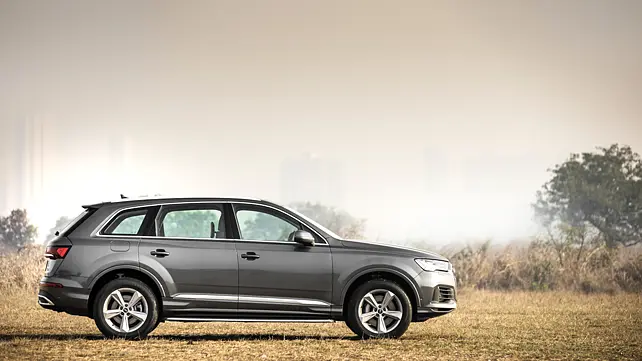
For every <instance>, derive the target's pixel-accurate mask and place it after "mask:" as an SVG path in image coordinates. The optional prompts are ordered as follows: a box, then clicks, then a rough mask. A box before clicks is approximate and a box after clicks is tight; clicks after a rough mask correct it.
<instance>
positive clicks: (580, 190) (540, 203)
mask: <svg viewBox="0 0 642 361" xmlns="http://www.w3.org/2000/svg"><path fill="white" fill-rule="evenodd" d="M597 150H598V151H597V152H594V153H581V154H571V156H570V157H569V158H568V159H567V160H566V161H565V162H564V163H562V164H558V165H556V166H555V168H554V169H552V170H549V171H550V172H551V173H552V174H553V177H552V178H551V179H550V180H549V181H548V182H547V183H545V184H544V185H543V187H542V190H541V191H538V192H537V201H536V203H535V204H534V205H533V207H534V209H535V213H536V215H537V217H538V219H539V221H540V222H541V223H542V224H544V225H546V226H551V225H553V224H555V223H560V222H561V223H566V224H569V225H571V226H576V227H581V226H584V225H590V226H592V227H595V228H596V229H597V230H598V231H599V232H600V233H601V235H602V236H603V238H604V240H605V241H606V244H607V245H608V246H609V247H615V246H617V245H618V244H622V245H625V246H631V245H634V244H637V243H640V242H641V241H642V161H641V159H640V155H639V154H637V153H634V152H633V151H632V150H631V148H630V147H628V146H619V145H618V144H613V145H611V146H610V147H609V148H601V147H599V148H597Z"/></svg>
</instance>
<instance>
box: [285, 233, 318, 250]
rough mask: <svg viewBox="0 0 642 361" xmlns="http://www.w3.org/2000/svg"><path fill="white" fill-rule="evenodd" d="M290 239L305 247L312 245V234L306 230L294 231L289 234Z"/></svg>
mask: <svg viewBox="0 0 642 361" xmlns="http://www.w3.org/2000/svg"><path fill="white" fill-rule="evenodd" d="M290 240H291V241H294V242H296V243H298V244H300V245H303V246H306V247H312V246H314V236H313V235H312V234H311V233H310V232H306V231H301V230H299V231H294V232H292V233H291V234H290Z"/></svg>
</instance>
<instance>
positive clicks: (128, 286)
mask: <svg viewBox="0 0 642 361" xmlns="http://www.w3.org/2000/svg"><path fill="white" fill-rule="evenodd" d="M119 294H120V297H119V296H118V295H119ZM132 299H134V302H135V304H134V305H130V301H131V300H132ZM122 302H124V305H123V304H122ZM123 306H124V307H123ZM130 307H131V309H130ZM93 312H94V320H95V322H96V326H97V327H98V329H99V330H100V332H102V334H103V335H105V337H108V338H124V339H143V338H145V337H147V335H148V334H149V333H150V332H152V331H153V330H154V329H155V328H156V326H157V325H158V321H159V307H158V300H157V299H156V295H154V292H153V291H152V289H151V288H150V287H149V286H148V285H147V284H146V283H144V282H142V281H140V280H137V279H135V278H128V277H122V278H117V279H115V280H113V281H110V282H109V283H107V284H106V285H105V286H103V288H102V289H100V291H98V295H97V296H96V301H95V302H94V305H93ZM124 320H127V322H123V321H124Z"/></svg>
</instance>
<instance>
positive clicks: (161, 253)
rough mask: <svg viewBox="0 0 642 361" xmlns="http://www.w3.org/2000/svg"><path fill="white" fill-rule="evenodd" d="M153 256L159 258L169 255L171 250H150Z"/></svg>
mask: <svg viewBox="0 0 642 361" xmlns="http://www.w3.org/2000/svg"><path fill="white" fill-rule="evenodd" d="M149 254H151V255H152V256H156V257H158V258H163V257H167V256H169V252H167V251H165V250H164V249H157V250H155V251H151V252H149Z"/></svg>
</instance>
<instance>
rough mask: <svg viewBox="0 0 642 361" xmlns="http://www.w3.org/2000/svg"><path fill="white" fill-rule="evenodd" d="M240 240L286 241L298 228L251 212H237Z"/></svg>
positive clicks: (264, 214) (256, 212)
mask: <svg viewBox="0 0 642 361" xmlns="http://www.w3.org/2000/svg"><path fill="white" fill-rule="evenodd" d="M236 219H237V220H238V224H239V231H240V233H241V239H248V240H259V241H287V240H288V236H289V235H290V233H292V232H294V231H296V230H297V229H298V227H296V226H294V225H293V224H292V223H290V222H288V221H286V220H284V219H281V218H279V217H276V216H273V215H271V214H268V213H263V212H259V211H253V210H239V211H237V212H236Z"/></svg>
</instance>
